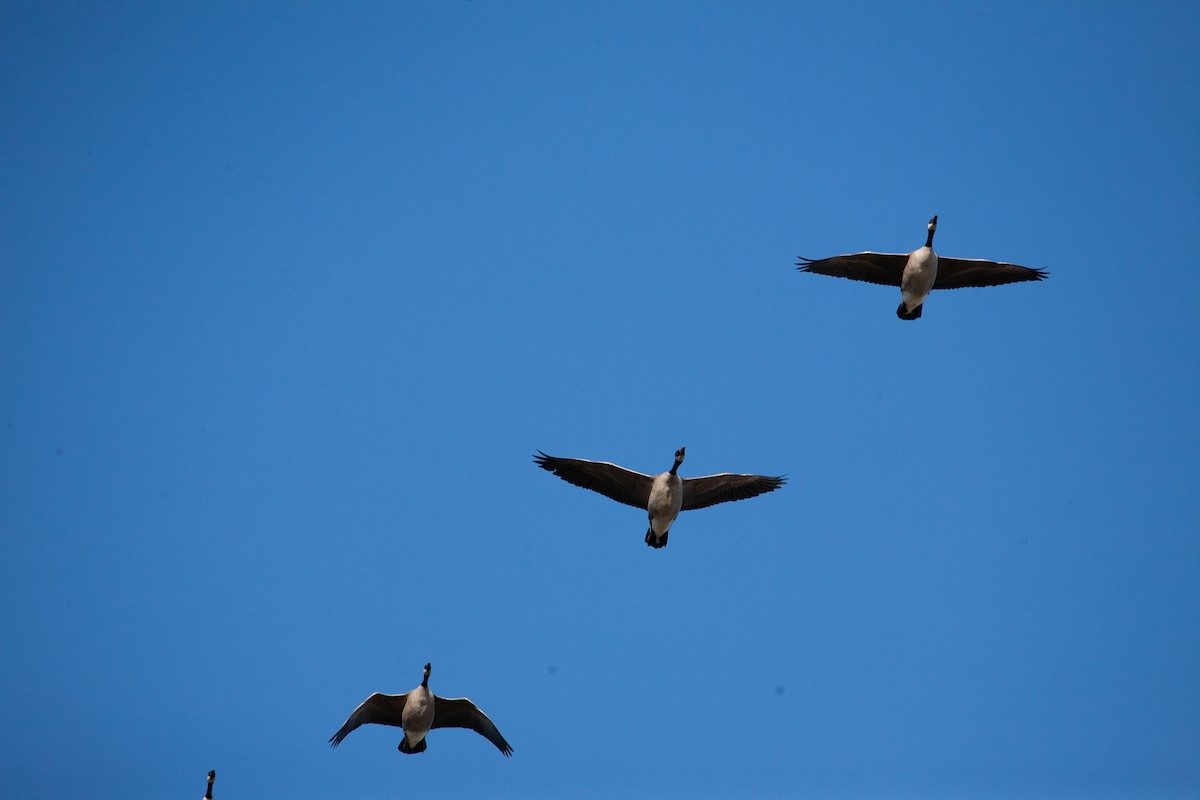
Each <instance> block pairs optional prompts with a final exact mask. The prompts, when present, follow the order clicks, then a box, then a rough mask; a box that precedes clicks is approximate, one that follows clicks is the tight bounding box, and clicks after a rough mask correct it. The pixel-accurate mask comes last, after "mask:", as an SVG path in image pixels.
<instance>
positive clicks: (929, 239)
mask: <svg viewBox="0 0 1200 800" xmlns="http://www.w3.org/2000/svg"><path fill="white" fill-rule="evenodd" d="M926 227H927V228H928V229H929V235H928V236H926V237H925V246H926V247H933V234H934V232H935V231H937V214H934V215H933V219H931V220H929V224H928V225H927V226H926Z"/></svg>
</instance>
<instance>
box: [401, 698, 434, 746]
mask: <svg viewBox="0 0 1200 800" xmlns="http://www.w3.org/2000/svg"><path fill="white" fill-rule="evenodd" d="M401 720H402V721H403V723H404V738H405V739H407V740H408V743H409V745H412V746H415V745H417V744H418V743H419V742H420V741H421V740H422V739H424V738H425V734H427V733H429V729H430V728H432V727H433V692H431V691H429V690H428V689H423V688H421V687H418V688H416V689H414V690H413V691H411V692H409V694H408V699H407V700H406V701H405V702H404V713H403V714H402V715H401Z"/></svg>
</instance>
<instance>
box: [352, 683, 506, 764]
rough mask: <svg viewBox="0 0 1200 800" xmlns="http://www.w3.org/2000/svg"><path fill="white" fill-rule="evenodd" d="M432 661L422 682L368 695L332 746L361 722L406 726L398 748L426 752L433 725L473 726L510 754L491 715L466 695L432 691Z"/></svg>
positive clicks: (448, 726)
mask: <svg viewBox="0 0 1200 800" xmlns="http://www.w3.org/2000/svg"><path fill="white" fill-rule="evenodd" d="M431 671H432V666H431V665H430V664H426V665H425V677H424V678H423V679H422V680H421V685H420V686H418V687H417V688H415V689H413V690H412V691H411V692H405V693H404V694H380V693H379V692H376V693H375V694H373V695H371V696H370V697H368V698H367V699H366V700H364V701H363V702H362V705H360V706H359V707H358V708H356V709H354V713H352V714H351V715H350V716H349V717H348V718H347V719H346V721H345V723H343V724H342V727H341V728H340V729H339V730H338V732H337V733H335V734H334V735H333V736H331V737H329V746H330V747H337V746H338V745H339V744H341V743H342V740H343V739H345V738H346V737H347V736H348V735H349V734H350V732H351V731H352V730H354V729H355V728H357V727H358V726H359V725H366V724H367V723H371V722H374V723H376V724H378V725H394V726H396V727H397V728H403V729H404V738H402V739H401V740H400V745H399V747H398V748H397V749H398V750H399V751H400V752H401V753H424V752H425V734H427V733H429V731H430V730H431V729H432V728H470V729H471V730H473V731H475V732H476V733H478V734H479V735H480V736H483V737H484V738H486V739H487V740H488V741H489V742H491V743H492V744H494V745H496V747H497V748H498V749H499V750H500V752H501V753H503V754H504V755H506V756H511V755H512V751H513V749H512V746H511V745H509V743H508V742H506V741H504V737H503V736H501V735H500V731H498V730H496V726H495V725H494V724H493V723H492V721H491V720H490V719H488V715H487V714H485V713H483V712H482V711H480V710H479V708H478V707H477V706H476V705H475V704H474V703H472V702H471V701H470V700H468V699H467V698H465V697H438V696H437V695H436V694H434V693H433V692H431V691H429V673H430V672H431Z"/></svg>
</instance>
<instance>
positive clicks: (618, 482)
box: [533, 450, 654, 510]
mask: <svg viewBox="0 0 1200 800" xmlns="http://www.w3.org/2000/svg"><path fill="white" fill-rule="evenodd" d="M533 460H534V463H536V464H537V465H538V466H539V467H541V468H542V469H544V470H547V471H548V472H553V473H554V474H555V475H557V476H558V477H560V478H562V479H563V480H564V481H566V482H567V483H571V484H574V485H576V486H579V487H582V488H584V489H591V490H592V491H593V492H599V493H600V494H602V495H604V496H605V497H608V498H611V499H613V500H616V501H617V502H618V503H624V504H625V505H629V506H634V507H636V508H640V509H642V510H645V508H646V506H647V505H648V504H649V502H650V486H651V485H652V484H653V483H654V479H653V478H651V477H650V476H649V475H643V474H642V473H640V472H634V471H633V470H628V469H625V468H624V467H619V466H617V465H616V464H610V463H608V462H607V461H588V460H586V459H582V458H557V457H555V456H548V455H546V454H545V453H543V452H542V451H541V450H539V451H538V452H537V455H535V456H534V457H533Z"/></svg>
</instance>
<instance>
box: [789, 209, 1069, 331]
mask: <svg viewBox="0 0 1200 800" xmlns="http://www.w3.org/2000/svg"><path fill="white" fill-rule="evenodd" d="M937 220H938V218H937V215H934V217H933V219H931V220H929V224H928V225H927V226H926V229H927V230H928V236H927V237H926V239H925V244H924V246H922V247H918V248H917V249H916V250H913V251H912V252H911V253H870V252H866V253H852V254H850V255H844V256H832V257H831V258H821V259H811V258H803V257H801V259H800V261H799V264H798V265H797V266H798V269H800V271H801V272H814V273H816V274H818V275H832V276H833V277H835V278H850V279H851V280H856V281H866V282H868V283H878V284H882V285H884V286H899V287H900V307H899V308H897V309H896V316H898V317H899V318H900V319H905V320H911V319H918V318H919V317H920V316H921V309H922V308H923V307H924V303H925V298H926V297H927V296H928V295H929V293H930V292H931V291H933V290H934V289H961V288H964V287H967V286H1000V285H1002V284H1005V283H1017V282H1020V281H1040V280H1045V279H1046V278H1047V277H1048V276H1049V274H1048V273H1047V272H1046V271H1045V270H1041V269H1032V268H1030V267H1022V266H1019V265H1017V264H1009V263H1007V262H1004V261H985V260H983V259H979V258H942V257H939V256H938V254H937V253H935V252H934V251H933V234H934V233H935V232H936V231H937Z"/></svg>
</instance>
